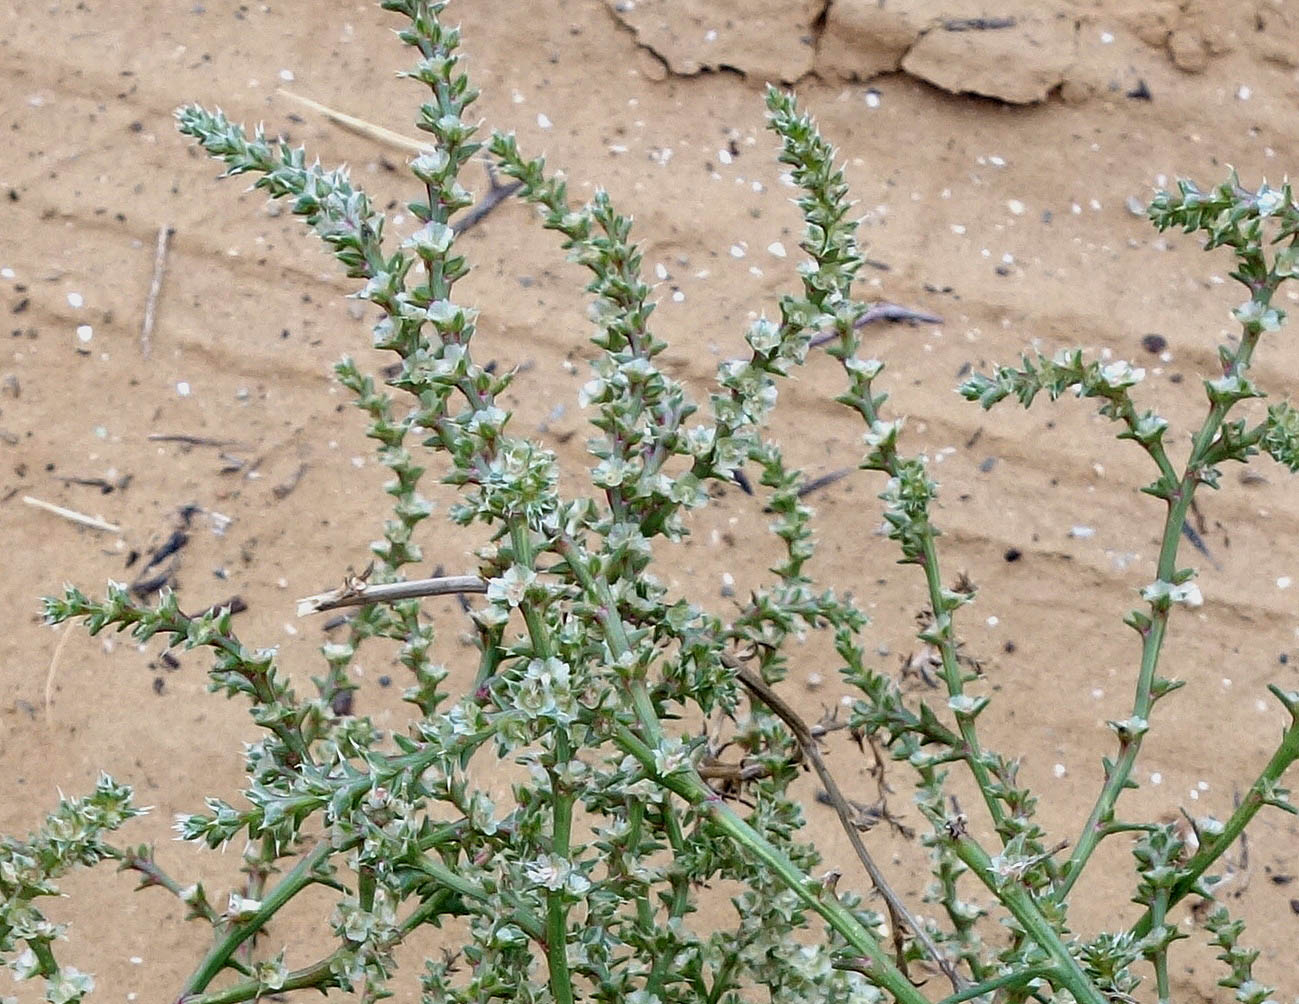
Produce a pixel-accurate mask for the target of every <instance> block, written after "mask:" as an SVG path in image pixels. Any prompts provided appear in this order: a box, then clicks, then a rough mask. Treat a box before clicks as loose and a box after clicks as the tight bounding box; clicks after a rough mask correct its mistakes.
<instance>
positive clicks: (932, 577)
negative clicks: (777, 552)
mask: <svg viewBox="0 0 1299 1004" xmlns="http://www.w3.org/2000/svg"><path fill="white" fill-rule="evenodd" d="M842 334H843V337H844V338H845V340H846V341H848V344H847V345H845V346H844V351H843V354H842V355H841V357H840V364H841V365H844V366H845V369H846V368H847V367H846V363H847V360H848V359H849V358H850V356H851V354H852V353H851V352H849V351H848V350H849V349H851V350H852V352H855V351H856V345H855V341H856V333H855V332H854V331H853V329H852V327H851V326H848V327H847V328H846V329H845V330H844V332H843V333H842ZM849 376H850V377H851V376H852V374H851V373H850V374H849ZM839 400H841V401H843V402H844V403H846V404H847V405H848V406H849V407H851V408H853V409H854V410H856V411H857V413H858V414H860V415H861V417H862V419H863V420H864V421H865V422H866V425H867V427H873V426H874V425H875V423H876V422H879V421H880V414H879V408H878V407H877V399H876V397H875V396H874V394H873V393H872V392H871V390H870V387H869V385H868V386H867V388H866V393H864V394H858V395H853V394H847V395H845V396H844V397H842V398H840V399H839ZM880 400H882V398H881V399H880ZM885 459H886V461H887V463H886V465H885V473H887V474H888V475H889V476H890V477H893V478H898V477H900V476H901V464H900V463H899V461H898V455H897V450H896V449H889V450H888V451H887V453H886V455H885ZM919 533H920V538H921V553H920V564H921V566H922V567H923V569H924V573H925V585H926V587H927V588H928V591H929V605H930V608H931V609H932V610H933V614H934V628H935V630H934V632H933V634H934V636H935V639H936V640H935V645H936V647H937V648H938V652H939V656H940V658H941V659H942V663H943V683H944V684H945V685H946V687H947V696H948V697H960V696H961V695H962V694H964V693H965V682H964V680H963V679H962V677H961V667H960V663H959V662H958V661H957V658H956V641H955V636H954V634H953V629H952V615H951V613H950V612H948V611H947V610H946V609H945V604H944V601H943V579H942V571H941V568H940V566H939V562H938V548H937V546H936V545H935V543H934V536H935V534H934V528H933V525H932V524H931V523H930V522H929V516H928V513H927V512H926V514H925V520H924V525H923V527H921V528H920V531H919ZM956 722H957V726H958V728H959V729H960V733H961V742H962V746H963V748H962V749H960V750H958V751H957V752H958V753H959V754H960V756H961V759H963V760H964V761H965V763H966V765H967V766H968V767H969V769H970V773H971V774H972V775H973V776H974V781H975V784H976V785H977V786H978V788H979V794H980V795H982V796H983V804H984V805H986V806H987V808H988V814H989V815H990V816H991V817H992V822H993V826H994V827H995V828H996V829H997V832H998V833H999V834H1001V833H1002V831H1003V827H1004V825H1005V822H1006V815H1005V812H1004V811H1003V810H1002V807H1001V803H1000V802H999V801H998V800H997V796H996V795H995V794H993V790H994V784H993V780H992V777H991V776H990V775H989V774H988V768H987V766H986V765H985V764H984V754H983V749H982V747H981V745H980V743H979V736H978V732H977V730H976V728H975V723H974V717H973V716H971V715H968V714H964V713H961V712H956ZM1002 839H1003V840H1005V839H1006V838H1005V836H1004V835H1003V837H1002Z"/></svg>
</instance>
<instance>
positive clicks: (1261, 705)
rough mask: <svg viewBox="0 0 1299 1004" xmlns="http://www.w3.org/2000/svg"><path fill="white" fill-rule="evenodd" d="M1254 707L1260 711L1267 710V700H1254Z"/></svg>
mask: <svg viewBox="0 0 1299 1004" xmlns="http://www.w3.org/2000/svg"><path fill="white" fill-rule="evenodd" d="M1254 707H1255V708H1257V709H1258V710H1259V711H1267V701H1264V700H1261V699H1260V700H1257V701H1255V702H1254Z"/></svg>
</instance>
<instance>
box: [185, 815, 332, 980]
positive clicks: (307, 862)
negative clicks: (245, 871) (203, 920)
mask: <svg viewBox="0 0 1299 1004" xmlns="http://www.w3.org/2000/svg"><path fill="white" fill-rule="evenodd" d="M331 853H333V848H332V847H331V846H330V843H329V841H328V840H321V841H320V843H318V844H317V845H316V846H315V847H313V848H312V849H311V852H310V853H309V854H307V855H306V856H305V857H303V858H302V860H301V861H299V862H298V863H297V864H296V865H295V866H294V867H293V870H292V871H290V872H289V873H288V874H287V875H285V876H284V878H283V879H281V880H280V881H279V882H278V883H277V884H276V886H275V888H274V889H272V890H271V891H270V894H269V895H268V896H267V897H266V898H265V899H264V900H262V906H261V909H259V910H258V911H257V912H256V913H255V914H253V916H252V917H250V918H249V919H248V920H246V921H244V922H243V923H241V924H236V925H234V926H233V927H232V928H231V929H230V930H229V931H228V932H226V934H225V935H224V936H223V937H222V938H220V939H219V940H218V941H217V943H216V944H215V945H213V946H212V948H211V950H210V951H209V952H208V953H207V955H206V956H205V957H204V959H203V961H202V962H200V963H199V967H198V969H196V970H195V971H194V974H193V975H192V976H190V978H189V980H188V981H187V982H186V983H185V989H184V990H182V991H181V993H180V1000H186V999H187V998H189V997H190V996H192V995H195V994H200V993H202V992H203V991H204V990H206V989H207V985H208V984H209V983H211V982H212V980H213V979H214V978H215V977H216V975H217V974H218V973H219V972H221V970H222V969H223V968H225V966H226V965H227V964H228V963H229V960H230V957H231V956H232V955H233V954H234V953H235V951H236V949H238V948H239V946H240V945H242V944H243V943H244V942H245V941H246V940H247V939H249V938H251V937H252V936H253V935H255V934H256V933H257V932H258V931H260V930H262V928H264V927H265V926H266V924H267V922H268V921H269V920H270V919H271V918H272V917H273V916H275V914H276V912H277V911H278V910H279V909H280V908H281V907H282V906H284V904H285V903H287V902H288V901H289V900H291V899H292V898H293V897H294V896H296V895H297V894H298V893H300V892H301V891H302V890H303V889H305V888H306V887H307V886H309V885H311V884H312V883H313V882H315V881H317V878H316V876H315V875H314V874H313V873H314V872H315V870H316V868H317V866H319V865H320V864H322V863H323V862H324V861H325V859H326V858H328V857H329V855H330V854H331Z"/></svg>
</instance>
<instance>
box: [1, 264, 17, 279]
mask: <svg viewBox="0 0 1299 1004" xmlns="http://www.w3.org/2000/svg"><path fill="white" fill-rule="evenodd" d="M17 277H18V273H17V272H15V271H14V270H13V269H11V268H8V267H6V268H0V279H15V278H17Z"/></svg>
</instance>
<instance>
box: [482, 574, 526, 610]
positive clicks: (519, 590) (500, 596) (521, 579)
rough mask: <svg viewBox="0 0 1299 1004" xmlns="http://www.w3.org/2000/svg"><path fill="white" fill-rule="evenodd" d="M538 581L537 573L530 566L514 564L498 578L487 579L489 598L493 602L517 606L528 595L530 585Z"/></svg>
mask: <svg viewBox="0 0 1299 1004" xmlns="http://www.w3.org/2000/svg"><path fill="white" fill-rule="evenodd" d="M536 581H537V573H536V572H534V571H533V570H532V569H530V568H521V567H520V566H518V565H514V566H512V567H510V568H509V569H507V570H506V572H505V574H504V575H502V576H500V577H499V578H496V579H488V580H487V598H488V599H489V600H491V601H492V602H493V603H504V604H505V605H506V606H510V607H517V606H518V605H519V604H520V603H522V602H523V598H524V597H525V596H526V595H527V592H528V587H529V586H531V585H532V584H533V583H534V582H536Z"/></svg>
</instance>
